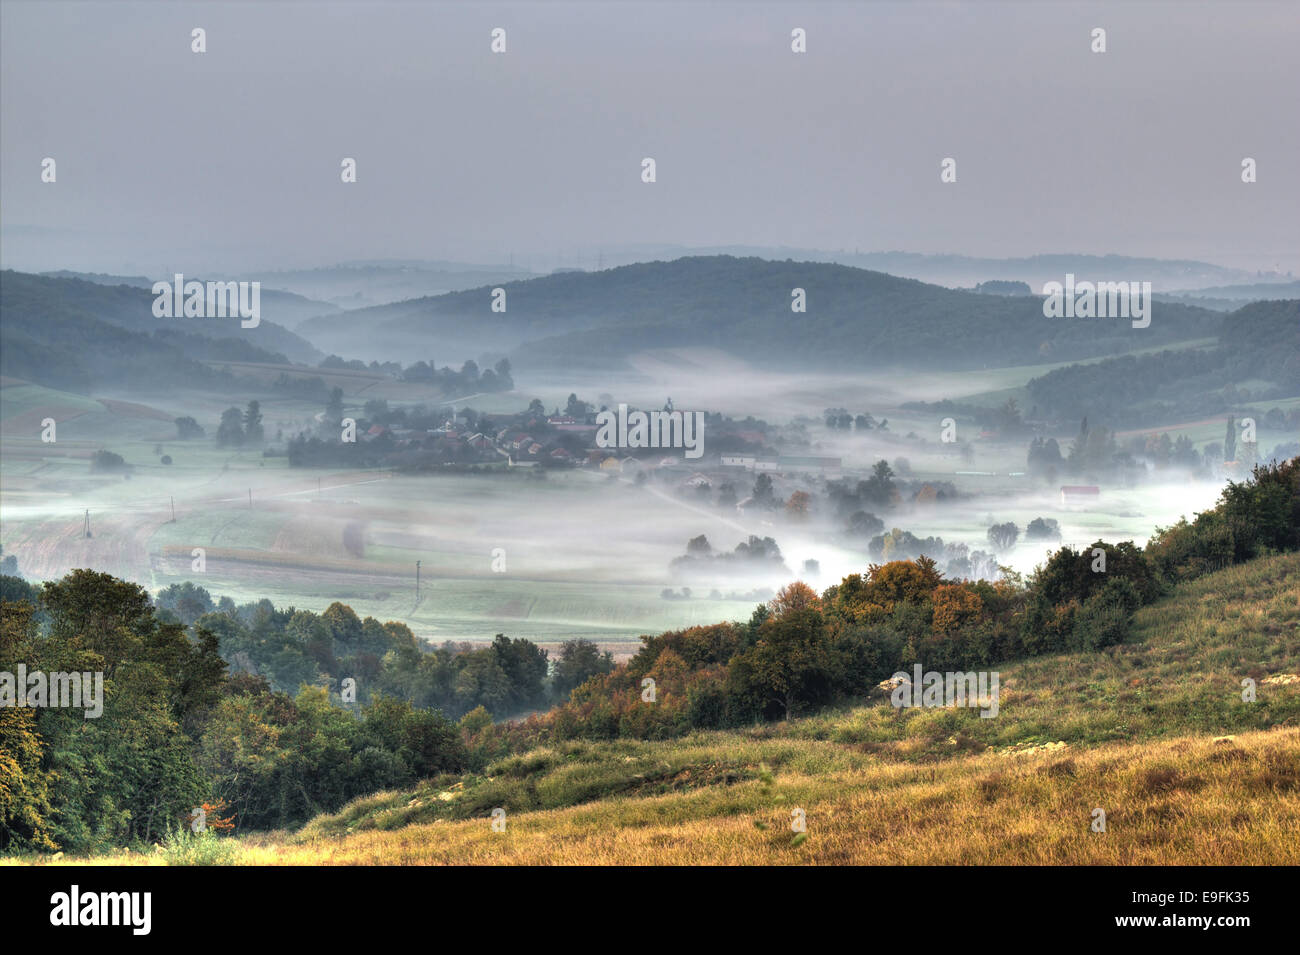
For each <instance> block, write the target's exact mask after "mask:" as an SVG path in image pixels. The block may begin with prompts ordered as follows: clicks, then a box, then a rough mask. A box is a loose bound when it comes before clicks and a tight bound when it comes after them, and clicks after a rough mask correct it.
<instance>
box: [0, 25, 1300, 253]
mask: <svg viewBox="0 0 1300 955" xmlns="http://www.w3.org/2000/svg"><path fill="white" fill-rule="evenodd" d="M0 9H2V10H3V13H2V14H0V37H2V39H0V69H2V71H3V84H2V92H0V110H2V112H0V134H2V135H0V168H2V169H3V181H2V183H0V210H2V212H3V225H4V235H3V238H4V248H3V257H4V262H5V264H7V265H10V266H14V267H18V268H40V269H53V268H75V269H93V270H99V271H130V272H133V273H146V274H151V275H152V274H156V273H159V272H161V271H162V270H163V269H165V268H172V267H175V268H190V269H192V270H193V269H215V268H227V269H253V268H280V267H288V266H315V265H327V264H332V263H334V262H337V261H342V260H355V259H375V258H387V257H394V258H441V259H455V260H461V261H477V262H501V261H505V260H506V259H507V257H508V256H510V255H511V254H512V253H513V254H514V255H515V256H516V260H517V261H518V262H519V263H521V264H529V265H533V266H535V267H545V268H551V267H554V266H555V265H557V264H563V265H583V266H588V267H590V266H592V265H594V264H595V255H596V253H597V250H599V249H606V250H612V249H614V248H616V247H620V246H629V245H641V244H646V245H653V244H658V243H671V244H678V245H687V246H707V245H723V244H749V245H771V246H782V245H784V246H802V247H815V248H826V249H839V248H845V249H854V248H858V249H861V250H863V251H868V250H873V251H878V250H889V249H905V250H910V251H919V252H956V253H963V254H969V255H983V256H1013V255H1028V254H1033V253H1038V252H1086V253H1107V252H1116V253H1122V254H1129V255H1150V256H1159V257H1169V258H1173V257H1180V258H1183V257H1185V258H1198V259H1204V260H1208V261H1211V262H1216V263H1219V264H1224V265H1233V266H1241V267H1247V268H1273V267H1279V266H1280V267H1281V268H1282V269H1284V270H1285V269H1296V270H1298V271H1300V227H1298V226H1297V222H1298V221H1300V175H1298V173H1300V56H1298V55H1297V52H1296V51H1297V50H1300V3H1296V2H1290V0H1288V2H1279V3H1262V4H1256V3H1242V2H1222V3H1177V4H1176V3H1172V2H1158V3H1157V2H1124V3H1115V4H1097V3H1090V4H1068V3H1055V2H1043V3H1031V2H1028V0H1023V2H1013V3H983V2H981V3H960V4H940V3H910V4H895V3H865V2H864V3H836V4H824V5H813V4H807V3H798V4H790V3H739V2H731V3H712V4H702V3H692V4H686V3H681V4H678V3H664V2H657V3H632V2H605V3H586V4H570V3H554V2H542V3H538V2H534V3H528V4H519V5H499V4H478V3H473V4H471V3H396V4H378V3H328V4H327V3H260V4H255V3H242V2H241V3H215V4H184V3H161V2H148V3H125V2H96V3H88V4H86V3H69V2H42V3H30V2H18V0H4V2H3V4H2V5H0ZM194 27H203V28H204V29H206V31H207V52H206V53H203V54H195V53H192V52H191V51H190V44H191V39H190V31H191V30H192V29H193V28H194ZM494 27H503V28H505V29H506V31H507V43H508V52H507V53H506V54H504V55H494V54H493V53H492V52H491V51H490V49H489V44H490V32H491V30H492V29H493V28H494ZM794 27H802V28H804V29H806V31H807V37H808V39H807V46H808V52H807V53H805V54H795V53H792V52H791V49H790V31H791V29H792V28H794ZM1094 27H1104V28H1105V29H1106V30H1107V46H1108V52H1106V53H1104V54H1095V53H1093V52H1091V50H1090V43H1091V40H1090V31H1091V30H1092V28H1094ZM47 156H49V157H53V158H54V159H55V160H56V161H57V173H58V181H57V183H55V184H53V185H51V184H45V183H42V182H41V181H40V172H41V161H42V159H43V158H44V157H47ZM647 156H649V157H654V159H655V160H656V162H657V175H658V181H657V182H655V183H654V184H649V185H648V184H645V183H643V182H642V181H641V160H642V158H643V157H647ZM1247 156H1249V157H1253V158H1254V159H1256V160H1257V163H1258V182H1256V183H1254V184H1252V185H1246V184H1243V183H1242V182H1241V176H1240V164H1241V160H1242V158H1243V157H1247ZM344 157H353V158H355V159H356V160H357V163H358V180H359V181H358V182H357V183H355V184H347V185H345V184H343V183H342V182H340V162H341V160H342V159H343V158H344ZM944 157H953V158H955V159H956V160H957V182H956V183H955V184H943V183H941V182H940V179H939V172H940V161H941V160H942V159H943V158H944Z"/></svg>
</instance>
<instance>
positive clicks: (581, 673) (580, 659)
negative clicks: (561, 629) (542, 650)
mask: <svg viewBox="0 0 1300 955" xmlns="http://www.w3.org/2000/svg"><path fill="white" fill-rule="evenodd" d="M613 669H614V655H613V654H612V653H610V652H609V651H608V650H606V651H604V652H602V651H601V649H600V647H598V646H597V645H596V644H594V643H592V642H591V641H590V640H584V639H582V638H578V639H577V640H566V641H565V642H564V643H562V644H561V645H560V659H559V660H557V661H556V662H555V672H554V673H552V674H551V695H552V696H553V697H554V699H555V700H556V701H557V702H563V701H564V700H567V699H568V698H569V694H570V693H572V692H573V690H574V689H575V688H577V687H579V686H582V684H584V683H586V682H587V681H588V680H590V679H591V678H592V677H593V676H601V675H604V674H606V673H610V672H612V671H613Z"/></svg>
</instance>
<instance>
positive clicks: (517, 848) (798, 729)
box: [62, 554, 1300, 865]
mask: <svg viewBox="0 0 1300 955" xmlns="http://www.w3.org/2000/svg"><path fill="white" fill-rule="evenodd" d="M1001 673H1002V687H1003V689H1002V697H1001V711H1000V714H999V716H998V717H997V718H995V719H980V718H979V717H978V716H977V715H975V713H974V712H973V711H970V710H958V709H932V710H911V709H902V710H899V709H895V708H894V707H892V706H891V705H890V704H889V703H888V701H887V700H886V699H884V698H883V696H882V695H881V694H879V693H878V692H877V693H871V694H864V698H863V699H862V700H861V701H859V702H856V703H855V704H854V705H852V706H849V707H846V708H844V709H840V710H836V711H831V712H826V713H823V714H821V715H818V716H815V717H810V718H806V719H796V720H793V721H791V722H787V723H779V724H771V725H765V726H756V727H754V728H752V729H748V730H738V731H730V732H710V733H697V734H694V735H692V736H689V737H687V738H685V739H682V740H676V741H664V742H641V741H632V740H624V741H614V742H580V741H572V742H562V743H556V744H553V745H550V746H545V747H542V748H538V749H535V750H533V751H531V752H528V753H525V754H522V755H519V756H515V757H511V758H507V759H503V760H499V761H497V762H496V763H493V764H491V765H489V766H488V767H487V769H486V770H485V771H484V772H483V773H481V774H472V775H466V776H463V777H455V776H445V777H442V778H439V779H434V780H429V781H426V782H424V783H422V784H420V785H419V786H418V787H416V788H415V789H413V790H410V791H404V792H391V793H380V794H377V795H375V796H371V797H367V798H364V799H360V800H357V801H356V802H354V803H352V804H350V805H349V806H347V807H345V808H344V809H343V810H342V811H341V812H339V813H337V814H333V815H327V816H321V817H318V818H317V819H315V820H313V821H312V822H311V823H309V824H308V825H307V826H305V827H304V828H303V829H302V830H301V831H299V832H296V833H270V834H250V835H248V836H246V837H239V838H234V839H228V840H217V839H215V838H212V837H207V838H206V840H200V841H196V842H195V843H194V844H192V845H189V846H188V847H185V846H182V847H173V848H172V849H169V850H162V849H160V850H159V851H158V852H156V853H154V854H153V855H140V854H132V853H116V854H113V855H111V856H105V857H98V858H95V859H93V860H90V861H92V862H94V863H96V864H103V863H107V864H165V863H167V862H173V863H176V862H193V861H207V862H221V863H229V864H286V865H294V864H374V863H385V864H440V863H450V864H463V863H484V864H486V863H494V864H502V863H504V864H569V863H572V864H700V863H710V864H792V865H795V864H845V863H851V864H897V863H904V864H910V863H927V864H966V865H969V864H977V865H982V864H998V865H1042V864H1062V863H1063V864H1107V865H1141V864H1151V865H1166V864H1246V865H1265V864H1267V865H1295V864H1297V863H1300V838H1298V836H1300V725H1298V724H1300V555H1294V554H1293V555H1288V556H1285V557H1273V558H1265V559H1262V560H1258V561H1255V562H1252V563H1251V564H1247V565H1243V566H1240V567H1236V568H1232V569H1229V570H1225V571H1221V572H1219V573H1217V574H1213V575H1210V576H1208V577H1205V578H1202V579H1201V580H1199V581H1196V582H1194V583H1192V584H1189V585H1184V586H1182V587H1181V588H1179V589H1178V590H1177V591H1176V592H1175V593H1174V594H1173V595H1171V596H1170V597H1168V598H1165V599H1163V600H1161V601H1158V602H1157V603H1155V604H1153V605H1151V606H1149V607H1147V608H1144V609H1143V610H1141V611H1139V613H1138V617H1137V621H1136V628H1135V633H1134V636H1133V638H1132V639H1131V640H1130V641H1129V642H1128V643H1126V644H1124V645H1121V646H1118V647H1114V648H1111V649H1110V650H1108V651H1105V652H1102V653H1086V654H1069V655H1062V656H1055V657H1049V658H1042V659H1038V660H1031V661H1026V662H1021V663H1016V664H1012V665H1008V666H1006V667H1003V668H1002V671H1001ZM1246 676H1249V677H1250V678H1252V679H1254V680H1256V683H1257V692H1258V701H1257V702H1255V703H1245V702H1243V701H1242V700H1241V690H1240V683H1241V680H1242V679H1243V678H1244V677H1246ZM496 807H502V808H504V809H505V810H506V812H507V825H506V831H505V832H504V833H501V832H493V831H492V830H491V826H490V822H489V817H490V814H491V811H492V810H493V809H494V808H496ZM795 809H802V810H803V811H804V813H805V814H806V820H807V837H806V839H797V838H796V836H795V835H794V833H792V831H791V829H790V823H791V820H792V811H793V810H795ZM1097 809H1102V810H1104V813H1105V832H1097V831H1094V830H1093V823H1094V819H1095V818H1096V816H1095V810H1097ZM62 861H64V862H76V861H86V860H72V859H67V860H62Z"/></svg>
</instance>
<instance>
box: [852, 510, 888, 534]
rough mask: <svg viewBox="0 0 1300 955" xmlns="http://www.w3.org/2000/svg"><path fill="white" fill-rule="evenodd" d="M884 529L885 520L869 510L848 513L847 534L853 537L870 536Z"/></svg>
mask: <svg viewBox="0 0 1300 955" xmlns="http://www.w3.org/2000/svg"><path fill="white" fill-rule="evenodd" d="M884 529H885V522H884V521H882V520H881V519H880V518H878V517H876V515H875V514H872V513H871V512H869V511H854V512H853V513H852V514H850V515H849V534H850V535H852V536H853V537H872V536H874V535H876V534H879V533H880V532H881V531H883V530H884Z"/></svg>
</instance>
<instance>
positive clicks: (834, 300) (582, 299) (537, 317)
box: [299, 256, 1221, 370]
mask: <svg viewBox="0 0 1300 955" xmlns="http://www.w3.org/2000/svg"><path fill="white" fill-rule="evenodd" d="M500 287H501V288H503V289H504V291H505V295H506V311H505V312H493V311H492V308H491V304H492V294H491V287H489V286H484V287H481V288H477V289H472V290H467V291H460V292H452V293H448V294H446V295H440V296H434V297H430V298H420V299H413V300H411V301H406V302H399V303H395V304H392V305H386V306H380V307H376V308H369V309H359V310H356V311H353V312H349V313H348V314H347V315H345V316H324V317H320V318H315V319H311V320H309V321H307V322H304V323H303V325H302V326H300V329H299V330H300V331H301V332H302V333H303V334H304V335H308V336H310V337H311V338H312V340H313V341H315V342H317V343H318V344H319V345H320V346H321V347H322V348H326V349H329V350H333V351H337V352H347V353H357V354H360V355H361V357H364V358H369V357H372V356H371V355H369V354H366V353H365V349H369V350H370V351H372V352H376V353H379V352H383V353H390V354H391V353H393V352H394V351H395V350H401V351H408V350H409V349H411V348H419V349H421V354H422V353H423V351H424V350H433V351H436V352H437V353H438V354H440V355H441V354H445V353H447V352H448V351H451V352H453V353H456V354H478V353H479V352H481V351H504V352H508V353H510V354H511V359H512V361H513V362H514V363H515V364H516V366H517V367H521V368H523V367H534V368H537V367H543V366H544V367H548V368H568V367H576V366H586V367H597V368H603V367H613V366H618V365H621V363H622V362H623V361H624V360H625V359H626V358H627V357H628V356H629V355H631V354H634V353H636V352H639V351H642V350H645V349H648V348H668V347H685V346H708V347H715V348H720V349H723V350H725V351H727V352H730V353H732V354H734V355H737V356H738V357H741V358H745V359H747V360H750V361H752V362H754V363H755V364H757V365H767V366H776V365H779V366H781V367H785V368H789V367H792V366H797V367H803V368H808V369H826V370H847V369H860V368H863V367H880V366H883V365H901V366H905V367H906V366H915V367H924V368H927V369H931V370H941V369H969V368H980V367H985V366H987V365H999V366H1004V365H1011V364H1023V363H1029V362H1036V361H1042V360H1044V359H1045V358H1050V360H1054V361H1062V360H1073V359H1081V358H1091V357H1097V356H1102V355H1113V354H1120V353H1123V352H1125V351H1129V350H1132V349H1136V348H1149V347H1151V346H1152V345H1159V344H1174V343H1177V342H1180V341H1186V340H1189V339H1193V338H1198V337H1204V336H1207V335H1214V334H1217V332H1218V330H1219V325H1220V321H1221V316H1220V315H1218V314H1216V313H1214V312H1212V311H1210V310H1207V309H1201V308H1195V307H1191V306H1185V305H1173V304H1167V305H1162V306H1160V307H1159V309H1158V312H1157V315H1156V317H1155V318H1154V320H1153V321H1152V323H1151V325H1150V327H1148V328H1144V329H1134V328H1132V327H1131V326H1130V323H1129V322H1128V321H1127V320H1125V319H1103V320H1091V321H1089V320H1081V319H1080V320H1074V319H1071V320H1052V319H1047V318H1044V316H1043V310H1042V303H1041V301H1040V300H1039V299H1038V298H1036V297H1026V296H1009V297H1008V296H998V295H986V294H979V293H976V292H973V291H959V290H953V289H948V288H943V287H941V286H937V285H927V284H925V283H923V282H918V281H916V280H913V279H902V278H897V277H895V276H892V275H886V274H884V273H882V272H871V271H867V270H864V269H856V268H850V267H848V266H842V265H833V264H827V263H821V262H793V261H785V262H772V261H766V260H763V259H757V258H748V259H738V258H732V257H730V256H711V257H696V258H685V259H678V260H675V261H672V262H646V263H640V264H637V265H627V266H621V267H619V268H615V269H607V270H605V271H601V272H565V273H559V274H552V275H548V276H544V277H541V278H534V279H528V280H525V281H519V282H508V283H505V284H504V285H502V286H500ZM796 288H802V289H804V290H805V292H806V297H807V311H806V312H803V313H797V312H793V311H792V309H791V302H792V290H793V289H796Z"/></svg>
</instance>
